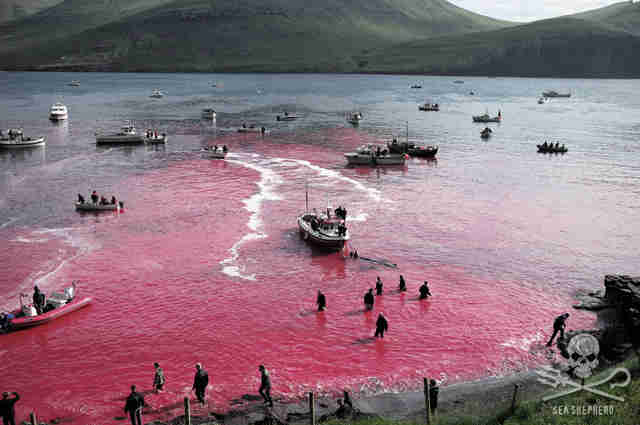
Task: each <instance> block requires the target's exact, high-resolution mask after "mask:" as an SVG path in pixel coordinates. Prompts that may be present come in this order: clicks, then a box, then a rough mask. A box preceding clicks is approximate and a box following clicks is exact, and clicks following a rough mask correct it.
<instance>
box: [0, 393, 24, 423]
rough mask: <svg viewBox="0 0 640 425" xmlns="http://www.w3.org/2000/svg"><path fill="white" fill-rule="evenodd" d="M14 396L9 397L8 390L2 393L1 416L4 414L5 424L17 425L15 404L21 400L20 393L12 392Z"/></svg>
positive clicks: (3, 420)
mask: <svg viewBox="0 0 640 425" xmlns="http://www.w3.org/2000/svg"><path fill="white" fill-rule="evenodd" d="M11 394H13V395H14V397H13V398H9V393H8V392H6V391H5V392H3V393H2V400H0V416H2V422H3V425H16V409H15V404H16V402H17V401H18V400H20V395H19V394H18V393H17V392H15V391H14V392H12V393H11Z"/></svg>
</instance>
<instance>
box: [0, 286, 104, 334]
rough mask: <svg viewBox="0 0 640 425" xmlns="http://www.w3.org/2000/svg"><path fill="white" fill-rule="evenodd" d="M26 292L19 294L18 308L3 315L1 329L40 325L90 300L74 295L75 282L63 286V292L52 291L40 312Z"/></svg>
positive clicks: (80, 306) (8, 329)
mask: <svg viewBox="0 0 640 425" xmlns="http://www.w3.org/2000/svg"><path fill="white" fill-rule="evenodd" d="M29 298H30V296H29V295H28V294H20V308H18V309H16V310H14V311H12V312H10V313H9V315H5V316H4V317H3V321H2V329H3V330H5V331H12V330H16V329H25V328H31V327H33V326H38V325H42V324H44V323H48V322H50V321H52V320H55V319H57V318H58V317H60V316H63V315H65V314H68V313H71V312H72V311H76V310H78V309H80V308H82V307H86V306H87V305H88V304H89V303H90V302H91V298H90V297H85V298H77V297H76V283H75V282H73V283H72V286H70V287H68V288H65V289H64V291H63V292H54V293H52V294H51V295H50V296H49V297H48V298H47V299H46V302H45V307H44V311H43V312H42V313H40V314H38V312H37V311H36V308H35V307H34V306H33V304H31V303H30V302H29V301H30V300H29Z"/></svg>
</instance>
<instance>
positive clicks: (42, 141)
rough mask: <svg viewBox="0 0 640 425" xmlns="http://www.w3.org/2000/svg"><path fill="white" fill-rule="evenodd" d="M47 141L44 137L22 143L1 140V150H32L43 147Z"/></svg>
mask: <svg viewBox="0 0 640 425" xmlns="http://www.w3.org/2000/svg"><path fill="white" fill-rule="evenodd" d="M45 142H46V140H45V138H44V137H38V138H35V139H33V140H25V139H22V140H20V141H16V140H0V148H9V149H13V148H16V149H20V148H31V147H35V146H43V145H44V144H45Z"/></svg>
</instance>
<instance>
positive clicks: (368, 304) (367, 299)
mask: <svg viewBox="0 0 640 425" xmlns="http://www.w3.org/2000/svg"><path fill="white" fill-rule="evenodd" d="M374 302H375V299H374V298H373V288H369V292H367V293H366V294H364V307H365V308H366V309H367V310H371V309H373V303H374Z"/></svg>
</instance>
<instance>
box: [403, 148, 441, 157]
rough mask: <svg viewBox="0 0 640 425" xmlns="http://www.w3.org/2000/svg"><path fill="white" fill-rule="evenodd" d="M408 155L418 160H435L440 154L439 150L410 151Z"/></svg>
mask: <svg viewBox="0 0 640 425" xmlns="http://www.w3.org/2000/svg"><path fill="white" fill-rule="evenodd" d="M407 153H408V154H409V155H410V156H417V157H418V158H433V157H435V156H436V154H437V153H438V148H437V147H436V148H424V149H409V150H407Z"/></svg>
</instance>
